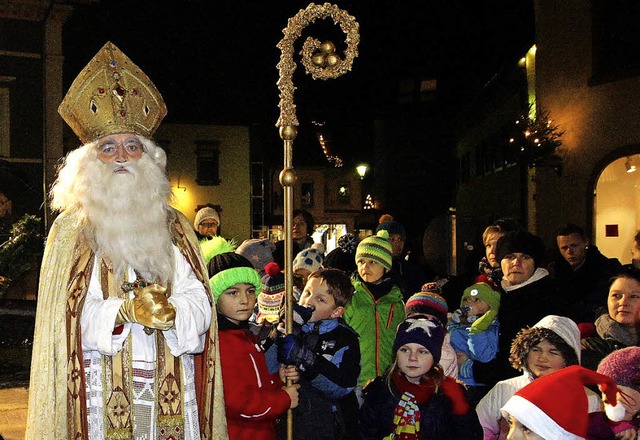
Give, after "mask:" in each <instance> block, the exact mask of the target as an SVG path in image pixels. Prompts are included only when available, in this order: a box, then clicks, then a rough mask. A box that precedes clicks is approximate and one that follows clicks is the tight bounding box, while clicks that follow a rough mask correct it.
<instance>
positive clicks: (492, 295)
mask: <svg viewBox="0 0 640 440" xmlns="http://www.w3.org/2000/svg"><path fill="white" fill-rule="evenodd" d="M467 298H477V299H480V300H482V301H484V302H486V303H487V304H488V305H489V307H491V310H489V311H488V312H487V313H485V314H484V315H482V316H481V317H480V318H478V319H476V320H475V321H474V322H473V324H471V330H470V332H471V333H479V332H483V331H485V330H486V329H488V328H489V326H490V325H491V323H492V322H493V320H494V319H496V317H497V316H498V310H500V292H498V291H497V290H494V289H493V288H492V287H491V286H489V285H488V284H487V283H476V284H474V285H472V286H469V287H467V288H466V289H465V291H464V293H463V294H462V300H460V305H461V306H462V305H463V303H464V301H465V300H466V299H467Z"/></svg>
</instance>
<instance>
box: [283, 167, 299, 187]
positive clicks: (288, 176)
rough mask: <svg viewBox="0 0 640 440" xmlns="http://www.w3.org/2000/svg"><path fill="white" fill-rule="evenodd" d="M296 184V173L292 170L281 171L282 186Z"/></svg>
mask: <svg viewBox="0 0 640 440" xmlns="http://www.w3.org/2000/svg"><path fill="white" fill-rule="evenodd" d="M295 183H296V173H295V171H293V169H291V168H286V169H284V170H282V171H280V184H281V185H282V186H293V185H295Z"/></svg>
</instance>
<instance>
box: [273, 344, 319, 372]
mask: <svg viewBox="0 0 640 440" xmlns="http://www.w3.org/2000/svg"><path fill="white" fill-rule="evenodd" d="M277 344H278V362H280V363H281V364H284V365H295V366H296V368H297V369H298V371H300V372H301V373H310V372H312V371H313V368H314V366H315V363H316V354H315V353H314V352H312V351H311V350H310V349H309V348H308V347H306V346H305V345H304V344H303V343H302V341H301V340H300V338H299V337H297V336H295V335H286V336H285V337H284V338H282V339H280V340H278V342H277Z"/></svg>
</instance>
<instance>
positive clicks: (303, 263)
mask: <svg viewBox="0 0 640 440" xmlns="http://www.w3.org/2000/svg"><path fill="white" fill-rule="evenodd" d="M323 260H324V245H323V244H322V243H313V244H312V245H311V247H308V248H306V249H303V250H301V251H300V252H298V255H296V257H295V258H294V259H293V270H294V271H296V270H298V269H307V270H308V271H309V272H315V271H316V270H318V269H322V262H323Z"/></svg>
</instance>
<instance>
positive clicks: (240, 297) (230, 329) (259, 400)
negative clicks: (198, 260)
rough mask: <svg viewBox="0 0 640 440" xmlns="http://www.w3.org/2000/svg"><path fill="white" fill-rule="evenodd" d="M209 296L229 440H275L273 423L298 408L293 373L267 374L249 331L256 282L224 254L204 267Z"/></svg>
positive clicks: (240, 262) (240, 260)
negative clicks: (287, 382)
mask: <svg viewBox="0 0 640 440" xmlns="http://www.w3.org/2000/svg"><path fill="white" fill-rule="evenodd" d="M208 267H209V276H210V283H211V290H212V292H213V296H214V299H215V302H216V308H217V312H218V340H219V345H220V360H221V363H222V380H223V384H224V400H225V409H226V413H227V426H228V430H229V439H230V440H240V439H251V440H276V439H277V430H276V422H277V419H278V418H279V417H280V416H282V415H283V414H284V413H285V412H286V411H287V409H289V408H295V407H296V406H298V390H297V388H298V385H291V386H284V384H283V382H284V381H285V380H286V379H287V378H289V379H292V380H297V379H298V378H299V374H298V373H297V372H296V371H295V367H292V368H288V369H286V368H281V370H280V372H279V373H280V374H270V373H269V370H268V368H267V362H266V358H265V355H264V351H263V349H262V347H261V346H260V344H259V343H258V340H257V338H256V336H255V335H254V334H253V333H251V332H250V331H249V318H250V317H251V314H252V313H253V310H254V307H255V305H256V300H257V297H256V294H257V293H258V292H259V291H260V276H259V275H258V272H257V271H256V270H255V269H254V268H253V266H252V264H251V262H250V261H249V260H247V259H246V258H245V257H243V256H242V255H239V254H236V253H234V252H226V253H222V254H218V255H215V256H214V257H213V258H212V259H211V261H210V262H209V266H208Z"/></svg>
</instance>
